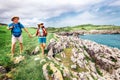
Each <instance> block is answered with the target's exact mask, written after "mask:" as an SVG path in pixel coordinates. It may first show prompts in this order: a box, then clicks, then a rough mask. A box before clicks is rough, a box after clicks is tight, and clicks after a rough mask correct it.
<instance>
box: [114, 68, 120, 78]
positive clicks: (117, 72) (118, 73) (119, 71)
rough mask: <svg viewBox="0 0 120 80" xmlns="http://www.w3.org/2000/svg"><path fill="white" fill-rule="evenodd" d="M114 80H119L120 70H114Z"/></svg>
mask: <svg viewBox="0 0 120 80" xmlns="http://www.w3.org/2000/svg"><path fill="white" fill-rule="evenodd" d="M115 79H116V80H120V68H119V69H117V70H115Z"/></svg>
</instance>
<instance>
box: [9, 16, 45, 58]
mask: <svg viewBox="0 0 120 80" xmlns="http://www.w3.org/2000/svg"><path fill="white" fill-rule="evenodd" d="M11 21H12V23H11V24H9V25H8V29H9V30H11V34H12V38H11V41H12V44H11V56H12V57H13V56H14V51H15V44H16V41H19V44H20V54H22V51H23V40H22V29H24V30H25V32H27V34H28V36H29V37H30V38H32V37H33V36H32V35H31V34H30V33H29V31H28V29H27V28H25V27H24V25H23V24H21V23H20V22H19V17H17V16H14V17H12V19H11ZM35 35H36V36H38V41H39V43H40V47H41V50H42V54H44V49H45V46H46V36H47V31H46V29H45V27H44V24H43V23H40V24H38V29H37V31H36V34H35Z"/></svg>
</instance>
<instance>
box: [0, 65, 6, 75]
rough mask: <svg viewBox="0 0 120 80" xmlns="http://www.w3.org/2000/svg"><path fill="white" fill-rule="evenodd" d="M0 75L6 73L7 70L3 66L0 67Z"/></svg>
mask: <svg viewBox="0 0 120 80" xmlns="http://www.w3.org/2000/svg"><path fill="white" fill-rule="evenodd" d="M0 73H1V74H4V73H7V70H6V69H5V68H4V67H3V66H0Z"/></svg>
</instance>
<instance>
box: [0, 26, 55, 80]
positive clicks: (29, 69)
mask: <svg viewBox="0 0 120 80" xmlns="http://www.w3.org/2000/svg"><path fill="white" fill-rule="evenodd" d="M28 30H29V32H30V33H31V34H35V32H36V30H35V29H32V28H29V29H28ZM53 37H54V34H53V33H49V34H48V37H47V44H48V43H49V40H50V39H51V38H53ZM23 45H24V52H23V55H24V56H25V60H24V61H22V62H21V63H20V64H16V65H15V64H13V61H12V60H11V58H10V56H9V54H10V48H11V32H10V31H9V30H7V29H6V26H0V65H2V66H4V67H6V68H7V67H9V68H11V69H13V68H14V69H15V71H11V72H9V73H11V75H12V78H13V80H45V79H44V76H43V72H42V64H40V63H39V62H35V61H34V58H35V57H36V56H37V55H35V56H30V55H29V54H30V53H31V51H32V50H33V49H34V48H35V47H36V46H39V43H38V39H37V37H34V38H29V37H28V35H27V33H26V32H25V31H23ZM39 55H41V53H39ZM15 56H19V44H18V43H17V44H16V49H15ZM33 75H34V76H33Z"/></svg>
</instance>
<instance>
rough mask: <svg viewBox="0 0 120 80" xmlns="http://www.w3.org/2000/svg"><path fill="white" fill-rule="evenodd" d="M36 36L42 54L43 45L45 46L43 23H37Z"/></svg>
mask: <svg viewBox="0 0 120 80" xmlns="http://www.w3.org/2000/svg"><path fill="white" fill-rule="evenodd" d="M36 36H38V41H39V43H40V47H41V50H42V54H43V55H44V49H45V46H46V36H47V31H46V29H45V27H44V24H43V23H40V24H38V29H37V32H36Z"/></svg>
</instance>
